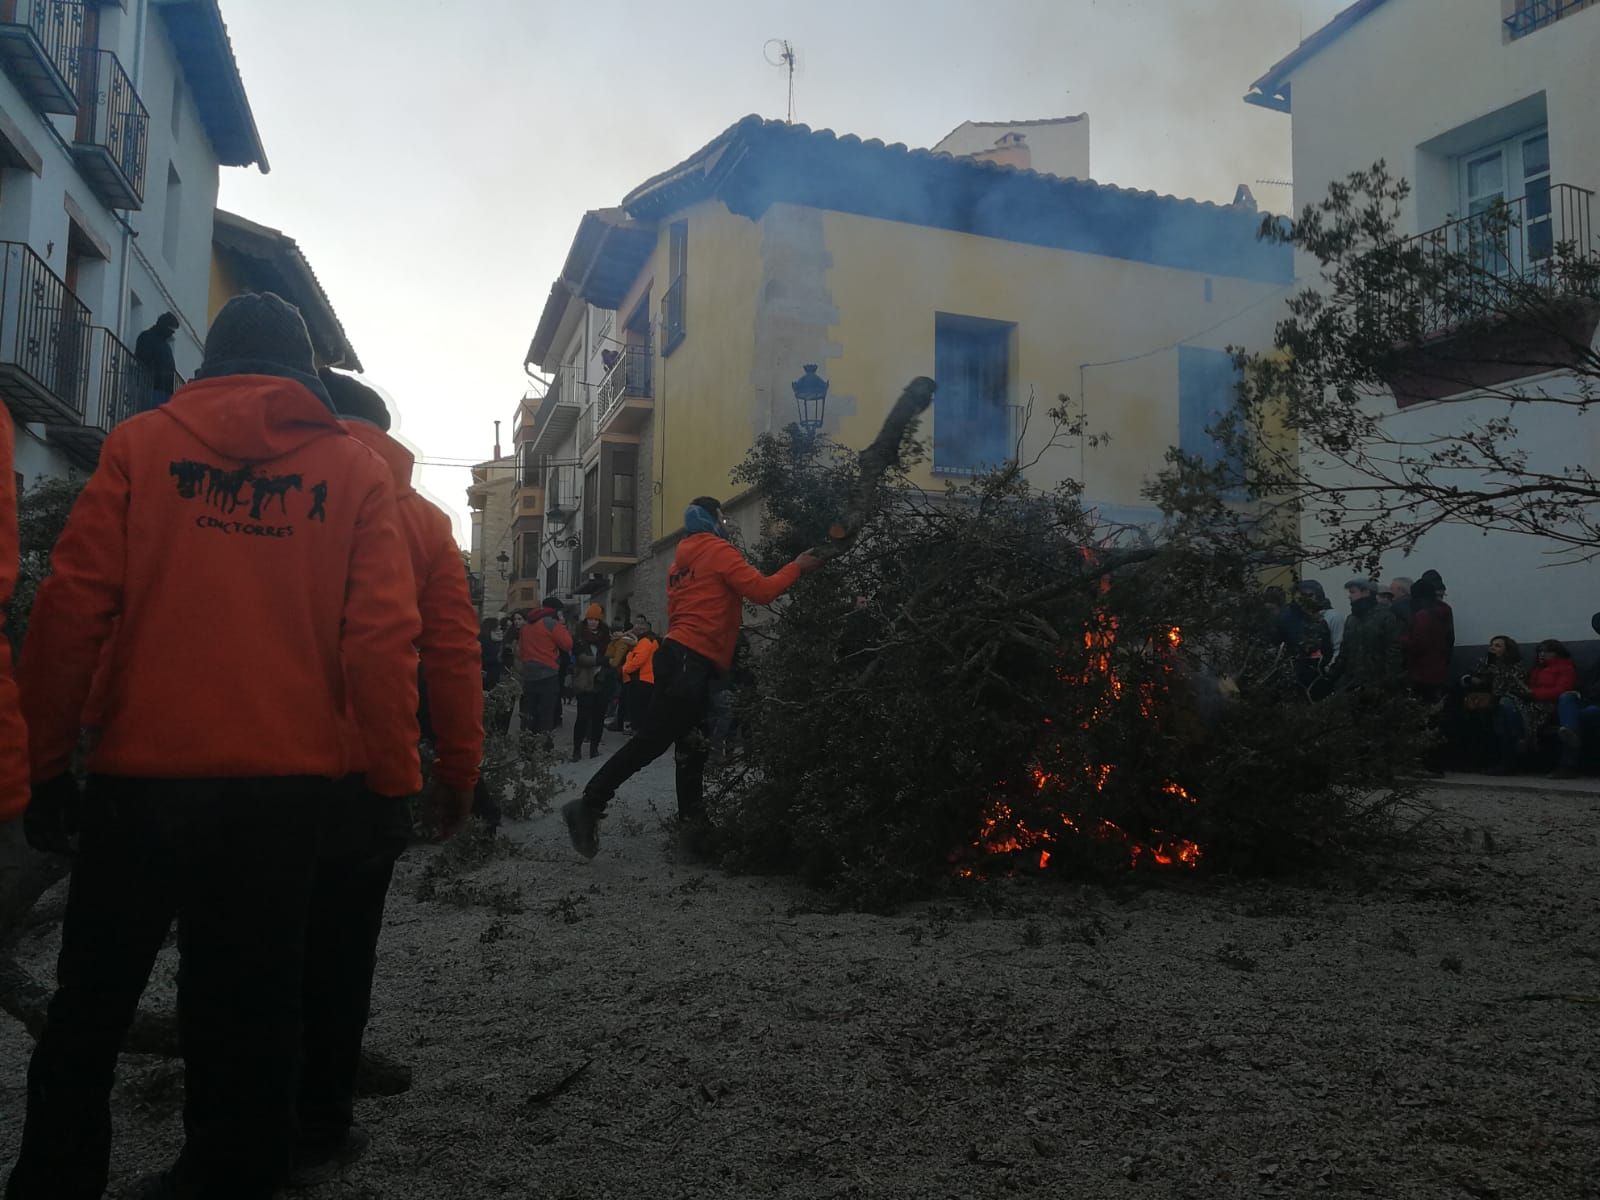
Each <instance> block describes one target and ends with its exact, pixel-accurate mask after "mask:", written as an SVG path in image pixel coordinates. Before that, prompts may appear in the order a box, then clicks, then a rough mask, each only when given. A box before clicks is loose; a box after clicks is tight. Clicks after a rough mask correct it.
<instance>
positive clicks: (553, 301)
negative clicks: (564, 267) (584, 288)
mask: <svg viewBox="0 0 1600 1200" xmlns="http://www.w3.org/2000/svg"><path fill="white" fill-rule="evenodd" d="M571 302H572V290H571V289H570V288H569V287H567V285H566V282H565V281H564V280H561V279H558V280H556V281H555V282H554V283H552V284H551V285H550V295H549V296H548V297H547V298H546V299H545V302H544V309H543V310H542V311H541V312H540V313H539V324H538V327H537V328H536V329H535V330H534V333H533V340H532V341H531V342H529V343H528V357H527V358H525V359H523V360H522V361H523V365H524V366H527V365H532V366H535V367H538V368H539V369H540V370H542V371H547V370H549V368H548V367H547V366H545V359H547V358H549V357H550V351H551V349H552V348H553V347H554V345H555V340H556V331H557V330H559V329H560V328H561V319H562V318H563V317H564V316H566V312H567V305H568V304H570V303H571Z"/></svg>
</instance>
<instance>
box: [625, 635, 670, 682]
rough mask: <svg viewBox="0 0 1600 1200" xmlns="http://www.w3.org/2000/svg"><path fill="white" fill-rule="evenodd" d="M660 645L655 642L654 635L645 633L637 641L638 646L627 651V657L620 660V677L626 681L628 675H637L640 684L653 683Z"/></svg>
mask: <svg viewBox="0 0 1600 1200" xmlns="http://www.w3.org/2000/svg"><path fill="white" fill-rule="evenodd" d="M660 647H661V643H660V642H658V641H656V635H655V634H653V633H647V634H645V635H644V636H643V637H642V638H640V639H639V644H638V645H636V646H635V647H634V648H633V649H632V650H629V651H628V657H627V658H625V659H623V660H622V677H623V678H624V679H627V678H628V677H629V676H630V675H635V674H637V675H638V676H639V679H638V682H640V683H654V682H655V681H656V651H657V650H658V649H660Z"/></svg>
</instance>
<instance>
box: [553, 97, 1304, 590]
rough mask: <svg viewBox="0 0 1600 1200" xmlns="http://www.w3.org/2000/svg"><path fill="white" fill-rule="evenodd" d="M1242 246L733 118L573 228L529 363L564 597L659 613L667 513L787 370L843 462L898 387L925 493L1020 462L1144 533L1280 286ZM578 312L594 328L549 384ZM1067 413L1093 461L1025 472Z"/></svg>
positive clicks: (1099, 190)
mask: <svg viewBox="0 0 1600 1200" xmlns="http://www.w3.org/2000/svg"><path fill="white" fill-rule="evenodd" d="M1260 220H1261V218H1260V216H1259V215H1258V214H1257V213H1256V212H1255V210H1254V206H1253V204H1252V205H1240V206H1219V205H1213V204H1203V203H1199V202H1196V201H1192V200H1182V199H1177V198H1174V197H1170V196H1157V195H1154V194H1151V193H1144V192H1133V191H1128V190H1125V189H1121V188H1116V187H1110V186H1106V185H1102V184H1097V183H1094V182H1092V181H1089V180H1080V179H1067V178H1061V177H1057V176H1052V175H1045V174H1040V173H1037V172H1034V171H1028V170H1019V169H1017V168H1015V167H1011V166H1006V165H1003V164H997V163H995V162H992V161H982V160H979V159H972V158H955V157H951V156H950V155H946V154H936V153H932V152H929V151H921V150H908V149H907V148H906V147H904V146H887V145H884V144H882V143H880V142H873V141H861V140H859V139H857V138H854V137H849V136H844V137H841V136H836V135H835V134H833V133H831V132H828V131H812V130H809V129H807V128H805V127H804V126H791V125H786V124H784V123H782V122H773V121H763V120H761V119H759V118H754V117H751V118H746V119H745V120H743V121H741V122H739V123H738V124H736V125H734V126H732V127H731V128H730V129H728V130H727V131H725V132H724V133H723V134H722V135H721V136H720V137H718V138H717V139H716V140H714V141H713V142H711V143H710V144H709V145H708V146H706V147H705V148H704V149H703V150H701V151H699V152H698V153H697V154H695V155H693V156H692V157H690V158H689V159H687V160H685V161H684V162H682V163H680V164H678V165H677V166H675V167H673V168H672V169H671V170H669V171H666V172H664V173H662V174H660V175H657V176H655V177H654V178H652V179H650V180H647V181H646V182H645V183H643V184H642V185H640V186H639V187H638V188H636V189H635V190H634V191H633V192H632V193H630V194H629V195H628V196H627V197H626V198H625V199H624V200H623V202H622V205H621V207H620V209H614V210H605V211H604V212H603V213H598V214H593V213H592V214H590V215H589V216H588V217H586V218H585V223H584V226H583V228H581V229H580V234H579V237H578V238H577V239H576V240H575V241H574V245H573V251H572V253H571V254H570V255H569V257H568V260H567V263H566V266H565V268H564V270H563V273H562V277H561V278H560V279H559V280H558V281H557V283H556V286H555V287H554V288H553V289H552V293H551V300H550V302H549V304H548V305H547V306H546V309H545V313H544V315H543V318H542V319H541V321H540V325H539V332H538V333H537V334H536V336H535V338H534V342H533V345H532V346H531V347H530V351H529V361H530V362H533V363H535V364H538V365H540V366H542V367H544V368H546V369H547V370H551V371H555V370H558V369H563V368H564V369H567V370H568V372H569V374H568V375H567V376H565V377H563V379H562V380H561V386H562V388H563V389H565V391H564V395H565V396H566V397H567V399H568V402H570V401H571V397H573V396H575V395H576V396H579V397H581V400H580V401H579V404H580V405H581V410H582V414H581V417H580V419H579V420H578V421H577V427H576V434H575V438H574V443H573V445H572V448H571V450H570V453H571V454H572V455H573V456H574V458H575V461H576V462H577V463H578V464H579V469H580V471H581V472H582V477H583V499H582V503H583V506H584V511H583V517H584V526H583V528H584V535H583V548H582V551H581V560H582V561H581V575H582V577H583V579H584V581H585V583H584V587H585V590H590V591H593V590H596V588H597V587H598V585H599V582H600V581H599V580H598V579H596V578H595V576H597V575H604V576H607V577H609V579H610V586H609V589H608V594H607V595H604V596H603V597H602V598H603V599H609V601H610V609H611V610H612V611H613V612H616V611H619V610H623V609H626V608H627V607H634V608H638V607H640V606H643V607H645V608H646V609H647V610H648V611H650V612H651V613H658V612H662V611H664V607H665V604H664V575H665V571H666V565H667V564H668V563H669V562H670V560H671V552H672V546H673V544H674V543H675V541H676V537H677V536H678V534H679V533H680V532H681V521H682V513H683V510H684V508H685V506H686V505H687V504H688V502H689V501H690V500H691V499H692V498H693V497H695V496H696V495H699V494H702V493H710V494H714V495H721V496H728V495H730V493H731V492H732V491H733V487H732V485H731V484H730V482H729V473H730V471H731V470H732V468H733V467H734V466H735V465H736V464H737V463H739V462H740V461H741V460H742V459H743V458H744V456H745V455H746V453H747V452H748V451H749V449H750V447H751V445H752V444H753V442H754V441H755V439H756V438H757V437H758V436H759V435H760V434H762V433H765V432H770V431H775V430H778V429H780V428H782V427H783V426H784V425H787V424H789V423H791V422H793V421H794V420H795V419H796V404H795V399H794V394H793V390H792V384H793V382H794V381H795V380H796V379H797V378H798V377H799V376H800V375H801V374H802V371H803V369H804V368H805V366H806V365H807V364H816V366H817V373H818V374H820V375H821V376H822V377H823V378H825V379H826V380H827V381H828V382H829V385H830V390H829V393H828V399H827V407H826V416H825V425H824V428H825V431H826V432H827V433H828V434H830V435H832V436H833V437H834V438H836V439H837V440H838V441H840V442H842V443H844V444H846V445H850V446H854V447H861V446H864V445H865V444H866V443H867V442H868V441H869V440H870V439H871V438H872V436H873V435H874V434H875V433H876V431H877V428H878V426H879V424H880V422H881V420H882V417H883V415H884V413H885V412H886V411H887V409H888V406H889V405H890V404H892V403H893V401H894V399H895V397H896V396H897V395H898V394H899V392H900V389H901V387H902V386H903V385H904V384H905V382H906V381H907V380H908V379H910V378H911V377H913V376H916V375H932V376H934V377H935V378H936V379H937V380H938V382H939V394H938V398H937V400H936V401H935V404H934V408H933V412H932V416H931V420H925V422H924V426H923V429H922V434H923V436H924V438H927V439H929V440H930V441H931V443H932V449H933V453H932V456H931V461H929V462H928V463H926V464H925V465H924V466H923V467H922V468H920V470H919V473H918V475H917V476H916V482H918V483H919V484H921V485H922V486H924V487H927V488H930V489H939V488H942V487H943V484H944V481H945V480H946V479H947V478H951V477H959V476H962V475H968V474H971V473H972V472H973V471H975V470H978V469H981V468H983V467H984V466H985V465H987V464H990V463H993V462H997V461H1000V460H1003V459H1005V458H1008V457H1011V456H1012V455H1013V454H1016V453H1017V452H1018V448H1019V447H1018V443H1019V442H1020V454H1019V455H1018V456H1019V457H1020V459H1021V461H1023V462H1029V461H1032V460H1033V459H1034V458H1036V457H1037V458H1038V460H1039V461H1038V462H1037V464H1036V465H1035V466H1034V467H1032V468H1031V469H1030V472H1029V474H1030V478H1031V479H1032V481H1033V482H1035V483H1036V484H1037V485H1039V486H1041V487H1049V486H1051V485H1053V484H1055V483H1056V482H1058V481H1060V480H1062V479H1065V478H1073V479H1079V480H1081V481H1082V482H1083V484H1084V490H1085V495H1086V497H1087V498H1088V499H1089V501H1090V502H1092V503H1094V504H1095V505H1097V506H1099V507H1100V509H1101V510H1102V512H1103V513H1104V515H1105V516H1106V518H1107V520H1109V521H1116V522H1138V521H1141V520H1149V519H1151V518H1152V517H1153V515H1154V514H1153V513H1151V512H1150V510H1149V509H1148V508H1147V507H1145V506H1144V505H1143V503H1142V502H1141V498H1140V488H1141V486H1142V484H1143V483H1144V481H1145V480H1146V479H1147V478H1148V477H1149V476H1151V475H1152V474H1154V473H1155V472H1156V471H1157V470H1158V469H1159V468H1160V466H1161V463H1162V459H1163V456H1164V454H1165V453H1166V450H1167V448H1168V447H1169V446H1173V445H1183V446H1184V447H1185V448H1187V449H1194V450H1204V449H1205V448H1206V445H1207V443H1208V440H1209V439H1207V438H1206V435H1205V432H1204V431H1205V426H1206V424H1207V423H1208V422H1209V419H1210V417H1211V415H1212V414H1213V413H1214V412H1216V411H1218V410H1219V409H1220V408H1221V407H1222V406H1223V405H1225V404H1226V403H1227V402H1228V398H1229V396H1230V394H1231V388H1232V384H1233V372H1232V366H1231V362H1230V361H1229V359H1228V356H1227V355H1226V353H1225V350H1226V348H1227V347H1228V346H1229V345H1235V344H1239V345H1247V346H1257V347H1264V346H1265V345H1266V344H1267V343H1268V342H1269V341H1270V336H1271V330H1272V322H1273V320H1274V319H1275V317H1276V315H1277V304H1276V303H1275V302H1276V301H1279V300H1280V299H1281V297H1282V296H1283V295H1284V293H1285V291H1286V289H1287V288H1288V286H1289V285H1290V283H1291V277H1292V263H1291V258H1290V255H1289V253H1288V251H1287V250H1286V249H1285V248H1282V247H1275V246H1270V245H1267V244H1265V243H1263V242H1261V241H1260V240H1258V238H1257V232H1258V228H1259V225H1260ZM580 302H581V303H580ZM575 304H579V306H580V307H581V306H582V305H584V304H586V305H587V306H588V308H589V309H590V310H591V311H599V312H602V313H604V314H614V319H613V318H612V317H611V316H610V315H607V316H606V317H605V318H604V319H603V320H602V321H601V322H599V324H600V326H601V328H602V329H603V330H604V334H603V336H602V337H601V338H600V339H599V340H598V342H596V343H595V344H594V345H592V346H589V347H587V348H586V349H585V351H584V352H583V353H576V352H573V353H572V354H571V356H570V357H569V351H568V350H567V348H566V347H565V346H564V345H563V344H560V338H559V336H558V334H559V332H560V331H561V330H562V329H566V328H570V327H572V326H573V322H572V321H571V320H570V314H571V312H572V309H573V306H574V305H575ZM593 323H594V322H591V324H593ZM591 350H592V351H593V352H594V357H593V358H592V359H590V357H589V351H591ZM586 362H588V363H589V364H590V365H589V366H587V367H586V366H585V363H586ZM1063 395H1066V396H1070V397H1071V398H1072V402H1073V404H1074V405H1081V406H1082V411H1083V412H1084V415H1085V417H1086V421H1087V427H1088V429H1089V430H1090V431H1091V432H1092V433H1095V434H1099V435H1103V436H1104V439H1105V440H1104V441H1103V443H1102V444H1100V445H1098V446H1094V447H1091V446H1090V445H1088V444H1080V443H1079V442H1078V441H1077V440H1073V441H1072V442H1071V443H1070V444H1063V445H1058V446H1055V447H1052V448H1049V449H1046V443H1047V441H1048V440H1049V438H1050V433H1051V429H1050V422H1049V420H1048V418H1047V416H1046V411H1047V410H1048V409H1050V408H1051V407H1053V406H1054V405H1055V404H1056V403H1057V401H1058V397H1060V396H1063ZM1030 407H1031V413H1032V415H1031V419H1029V420H1027V423H1026V426H1025V428H1024V419H1025V414H1026V413H1028V412H1029V410H1030ZM619 518H620V519H619ZM629 522H632V523H633V527H632V528H627V527H628V525H629ZM619 530H622V531H623V532H620V533H619Z"/></svg>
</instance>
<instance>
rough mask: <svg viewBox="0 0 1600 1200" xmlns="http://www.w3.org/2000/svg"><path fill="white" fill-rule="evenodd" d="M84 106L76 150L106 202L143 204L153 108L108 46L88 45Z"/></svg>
mask: <svg viewBox="0 0 1600 1200" xmlns="http://www.w3.org/2000/svg"><path fill="white" fill-rule="evenodd" d="M79 87H80V91H79V95H80V97H81V99H82V102H83V103H82V106H81V107H80V108H79V110H78V129H77V133H76V135H75V136H74V138H73V144H72V154H73V157H74V158H75V159H76V160H77V163H78V170H79V171H80V172H81V173H82V174H83V177H84V178H85V179H86V180H88V182H89V186H90V187H92V188H94V190H95V193H96V194H97V195H98V196H99V197H100V199H101V200H102V201H103V202H104V203H105V205H106V207H107V208H134V209H136V208H139V207H140V206H141V205H143V204H144V176H145V165H146V156H147V152H148V142H149V137H150V113H149V110H147V109H146V108H145V106H144V101H142V100H140V99H139V93H138V92H136V91H135V90H134V87H133V80H131V79H129V78H128V73H127V72H126V71H124V70H123V69H122V63H121V62H119V61H118V60H117V56H116V55H115V54H113V53H111V51H109V50H86V51H84V54H83V68H82V73H81V77H80V80H79Z"/></svg>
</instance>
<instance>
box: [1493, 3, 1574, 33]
mask: <svg viewBox="0 0 1600 1200" xmlns="http://www.w3.org/2000/svg"><path fill="white" fill-rule="evenodd" d="M1594 2H1595V0H1517V5H1516V8H1515V10H1514V11H1513V12H1512V14H1511V15H1510V16H1509V17H1507V18H1506V19H1505V23H1506V28H1507V29H1508V30H1510V31H1511V36H1512V37H1513V38H1519V37H1525V36H1526V35H1527V34H1530V33H1532V32H1533V31H1534V30H1536V29H1543V28H1544V27H1545V26H1546V25H1553V24H1554V23H1555V22H1557V21H1559V20H1561V18H1562V17H1564V16H1567V15H1568V14H1569V13H1575V12H1577V11H1578V10H1579V9H1580V8H1588V7H1589V6H1590V5H1591V4H1593V3H1594Z"/></svg>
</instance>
